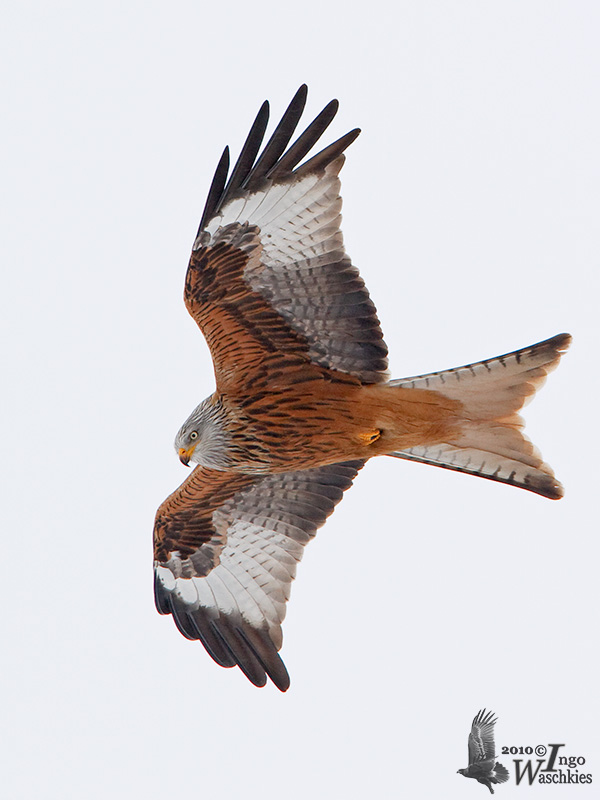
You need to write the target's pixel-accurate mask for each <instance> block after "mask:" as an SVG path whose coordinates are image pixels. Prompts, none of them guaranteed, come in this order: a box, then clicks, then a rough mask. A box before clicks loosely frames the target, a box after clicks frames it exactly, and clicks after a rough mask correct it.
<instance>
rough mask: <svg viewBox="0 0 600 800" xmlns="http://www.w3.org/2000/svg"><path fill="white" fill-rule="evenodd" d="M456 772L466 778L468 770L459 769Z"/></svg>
mask: <svg viewBox="0 0 600 800" xmlns="http://www.w3.org/2000/svg"><path fill="white" fill-rule="evenodd" d="M456 772H457V773H458V774H459V775H465V776H466V774H467V770H466V769H457V770H456Z"/></svg>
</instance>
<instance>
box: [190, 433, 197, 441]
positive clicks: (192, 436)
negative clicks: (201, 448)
mask: <svg viewBox="0 0 600 800" xmlns="http://www.w3.org/2000/svg"><path fill="white" fill-rule="evenodd" d="M197 438H198V431H192V432H191V433H190V440H191V441H192V442H195V441H196V439H197Z"/></svg>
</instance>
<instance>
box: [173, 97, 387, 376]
mask: <svg viewBox="0 0 600 800" xmlns="http://www.w3.org/2000/svg"><path fill="white" fill-rule="evenodd" d="M306 94H307V88H306V86H302V87H300V89H299V90H298V92H297V93H296V95H295V97H294V99H293V100H292V102H291V103H290V105H289V107H288V109H287V111H286V112H285V114H284V115H283V118H282V119H281V122H280V123H279V125H278V126H277V128H276V130H275V132H274V133H273V135H272V136H271V138H270V140H269V141H268V143H267V144H266V146H265V148H264V149H263V151H262V153H261V154H260V156H258V158H257V155H258V152H259V150H260V147H261V144H262V141H263V137H264V133H265V129H266V125H267V120H268V116H269V106H268V103H266V102H265V103H264V104H263V106H262V108H261V109H260V111H259V113H258V116H257V117H256V120H255V121H254V124H253V126H252V129H251V131H250V133H249V135H248V138H247V140H246V143H245V144H244V146H243V148H242V152H241V154H240V157H239V159H238V161H237V163H236V165H235V167H234V169H233V171H232V173H231V176H230V177H229V180H227V175H228V172H229V151H228V148H226V149H225V151H224V153H223V156H222V158H221V161H220V162H219V166H218V167H217V171H216V173H215V176H214V179H213V182H212V186H211V189H210V192H209V195H208V199H207V202H206V207H205V209H204V213H203V215H202V221H201V223H200V229H199V231H198V235H197V238H196V241H195V242H194V248H193V251H192V256H191V260H190V265H189V269H188V274H187V278H186V287H185V302H186V305H187V308H188V310H189V311H190V314H191V315H192V317H193V318H194V319H195V320H196V322H197V323H198V325H199V326H200V328H201V329H202V331H203V332H204V334H205V336H206V338H207V341H208V344H209V347H210V349H211V353H212V356H213V360H214V364H215V373H216V378H217V386H218V388H221V387H222V386H223V384H224V383H227V382H229V383H230V384H231V382H234V381H235V380H239V379H240V377H242V376H241V374H240V364H241V365H242V367H243V368H244V369H243V371H245V375H246V377H248V375H249V374H251V373H252V371H253V370H254V369H256V368H257V365H259V364H261V363H262V362H263V361H264V358H265V357H269V356H273V354H277V355H278V356H279V357H280V356H281V355H282V354H284V355H287V354H290V353H293V355H294V359H295V363H296V364H306V363H308V364H316V365H319V366H321V367H325V368H327V369H332V370H338V371H341V372H346V373H350V374H351V375H353V376H355V377H356V378H358V379H360V380H361V381H363V382H366V383H376V382H379V381H383V380H385V379H386V376H387V347H386V345H385V343H384V342H383V336H382V333H381V329H380V327H379V320H378V319H377V313H376V310H375V306H374V305H373V303H372V301H371V300H370V298H369V293H368V292H367V290H366V288H365V285H364V283H363V281H362V279H361V277H360V275H359V273H358V270H357V269H356V268H355V267H353V266H352V264H351V261H350V259H349V258H348V256H347V255H346V253H345V251H344V245H343V240H342V234H341V231H340V221H341V216H340V209H341V205H342V201H341V198H340V181H339V178H338V173H339V171H340V169H341V167H342V165H343V163H344V156H343V155H342V153H343V151H344V150H345V149H346V148H347V147H348V145H349V144H351V142H353V141H354V139H355V138H356V137H357V136H358V134H359V130H353V131H350V132H349V133H347V134H346V135H345V136H343V137H342V138H341V139H338V140H337V141H336V142H334V143H333V144H331V145H329V146H328V147H326V148H325V149H324V150H322V151H321V152H320V153H318V154H317V155H315V156H313V157H312V158H311V159H310V160H308V161H306V162H305V163H304V164H302V165H300V166H298V164H299V163H300V161H301V160H302V159H303V158H304V157H305V156H306V155H307V154H308V152H309V151H310V150H311V149H312V147H313V146H314V145H315V144H316V142H317V141H318V139H319V138H320V137H321V135H322V133H323V132H324V130H325V129H326V128H327V126H328V125H329V123H330V122H331V120H332V119H333V117H334V116H335V114H336V112H337V107H338V104H337V101H336V100H333V101H332V102H331V103H329V105H327V106H326V107H325V108H324V109H323V111H322V112H321V113H320V114H319V115H318V116H317V117H316V119H315V120H313V122H312V123H311V124H310V125H309V126H308V127H307V129H306V130H305V131H304V132H303V133H302V134H301V135H300V137H299V138H298V139H297V140H296V141H295V142H294V143H293V144H292V145H291V146H289V147H288V145H289V142H290V140H291V138H292V136H293V134H294V131H295V129H296V127H297V125H298V122H299V120H300V117H301V115H302V111H303V109H304V105H305V102H306ZM286 148H287V149H286Z"/></svg>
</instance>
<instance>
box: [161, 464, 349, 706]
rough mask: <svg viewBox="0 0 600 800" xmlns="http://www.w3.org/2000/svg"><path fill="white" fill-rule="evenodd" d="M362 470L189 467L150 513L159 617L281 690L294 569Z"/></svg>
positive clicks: (221, 660) (258, 681) (224, 662)
mask: <svg viewBox="0 0 600 800" xmlns="http://www.w3.org/2000/svg"><path fill="white" fill-rule="evenodd" d="M363 464H364V461H348V462H345V463H343V464H332V465H330V466H325V467H317V468H315V469H309V470H303V471H301V472H288V473H281V474H274V475H245V474H241V473H234V472H221V471H219V470H211V469H207V468H205V467H196V469H195V470H194V472H193V473H192V474H191V475H190V476H189V478H188V479H187V480H186V481H184V483H183V484H182V485H181V486H180V487H179V489H177V490H176V491H175V492H174V493H173V494H172V495H171V496H170V497H168V498H167V499H166V500H165V501H164V503H163V504H162V505H161V506H160V508H159V509H158V512H157V514H156V521H155V527H154V553H155V598H156V606H157V609H158V611H159V612H160V613H161V614H172V615H173V619H174V620H175V623H176V625H177V627H178V628H179V630H180V631H181V633H182V634H183V635H184V636H185V637H187V638H188V639H199V640H200V641H201V642H202V644H203V645H204V646H205V648H206V650H207V651H208V653H209V654H210V655H211V656H212V657H213V659H214V660H215V661H216V662H217V663H218V664H220V665H221V666H224V667H233V666H235V665H236V664H237V665H238V666H239V667H240V669H241V670H242V671H243V672H244V674H245V675H246V676H247V677H248V678H249V680H250V681H252V683H254V684H255V685H256V686H264V684H265V683H266V676H267V675H268V676H269V677H270V678H271V680H272V681H273V683H275V685H276V686H277V687H278V688H279V689H281V690H282V691H285V690H286V689H287V688H288V686H289V677H288V674H287V671H286V669H285V666H284V664H283V662H282V660H281V658H280V657H279V655H278V650H279V649H280V648H281V644H282V633H281V623H282V622H283V619H284V617H285V605H286V602H287V600H288V599H289V595H290V586H291V582H292V580H293V579H294V576H295V574H296V565H297V563H298V562H299V561H300V559H301V558H302V553H303V550H304V545H306V544H307V543H308V542H309V541H310V539H311V538H312V537H313V536H314V535H315V533H316V531H317V529H318V528H319V527H320V526H321V525H322V524H323V523H324V522H325V520H326V518H327V517H328V516H329V515H330V514H331V512H332V511H333V509H334V508H335V506H336V505H337V503H338V502H339V501H340V500H341V499H342V495H343V492H344V491H345V490H346V489H348V488H349V487H350V486H351V485H352V481H353V480H354V478H355V477H356V475H357V473H358V471H359V469H361V467H362V466H363Z"/></svg>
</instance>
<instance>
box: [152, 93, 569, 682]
mask: <svg viewBox="0 0 600 800" xmlns="http://www.w3.org/2000/svg"><path fill="white" fill-rule="evenodd" d="M306 93H307V88H306V86H302V87H301V88H300V89H299V90H298V92H297V93H296V95H295V96H294V98H293V100H292V102H291V104H290V105H289V107H288V109H287V110H286V112H285V114H284V115H283V118H282V119H281V122H280V123H279V124H278V126H277V127H276V129H275V131H274V133H273V134H272V136H271V138H270V139H269V141H268V142H267V144H266V146H265V147H264V149H263V150H262V152H260V154H259V151H260V150H261V145H262V141H263V137H264V135H265V130H266V127H267V121H268V116H269V105H268V103H266V102H265V103H264V104H263V106H262V107H261V109H260V111H259V112H258V115H257V117H256V119H255V121H254V123H253V125H252V128H251V130H250V133H249V135H248V138H247V139H246V142H245V144H244V146H243V147H242V151H241V154H240V156H239V158H238V160H237V162H236V164H235V166H234V168H233V170H232V171H231V173H230V172H229V150H228V148H225V151H224V152H223V155H222V157H221V160H220V161H219V164H218V166H217V170H216V172H215V175H214V178H213V181H212V185H211V187H210V190H209V193H208V198H207V200H206V206H205V208H204V213H203V215H202V220H201V222H200V228H199V230H198V234H197V237H196V239H195V241H194V244H193V248H192V254H191V258H190V262H189V266H188V270H187V274H186V278H185V293H184V299H185V304H186V307H187V309H188V311H189V312H190V314H191V315H192V317H193V318H194V320H195V321H196V322H197V323H198V326H199V327H200V329H201V331H202V333H203V334H204V336H205V338H206V341H207V343H208V346H209V348H210V351H211V355H212V358H213V362H214V370H215V379H216V390H215V392H214V393H213V394H212V395H211V396H210V397H208V398H207V399H206V400H204V401H203V402H202V403H200V405H199V406H197V408H195V409H194V411H192V413H191V414H190V416H189V418H188V419H187V420H186V422H185V423H184V424H183V425H182V427H181V429H180V431H179V433H178V434H177V437H176V440H175V448H176V451H177V453H178V454H179V458H180V459H181V461H182V462H183V463H184V464H189V463H190V462H192V463H194V464H195V465H196V466H195V468H194V470H193V472H192V473H191V474H190V475H189V477H188V478H187V480H185V481H184V482H183V484H182V485H181V486H180V487H179V488H178V489H177V490H176V491H175V492H174V493H173V494H172V495H170V497H168V498H167V499H166V500H165V501H164V503H163V504H162V505H161V506H160V508H159V509H158V512H157V514H156V520H155V527H154V554H155V574H156V579H155V598H156V606H157V608H158V610H159V612H160V613H161V614H171V615H172V616H173V619H174V621H175V623H176V625H177V627H178V628H179V630H180V631H181V633H182V634H183V635H184V636H186V637H187V638H188V639H196V640H199V641H201V642H202V644H203V645H204V647H205V648H206V649H207V651H208V652H209V654H210V655H211V656H212V658H213V659H214V660H215V661H216V662H217V663H218V664H220V665H222V666H224V667H233V666H235V665H237V666H239V667H240V668H241V670H242V671H243V672H244V674H245V675H246V676H247V677H248V678H249V679H250V681H251V682H252V683H253V684H255V685H256V686H264V685H265V683H266V680H267V676H269V677H270V678H271V680H272V681H273V683H274V684H275V685H276V686H277V687H278V688H279V689H281V690H282V691H285V690H286V689H287V688H288V686H289V677H288V673H287V671H286V668H285V666H284V664H283V662H282V660H281V658H280V656H279V654H278V651H279V650H280V648H281V644H282V633H281V623H282V622H283V618H284V616H285V610H286V603H287V601H288V599H289V596H290V586H291V582H292V580H293V579H294V576H295V574H296V567H297V565H298V562H299V561H300V559H301V558H302V553H303V550H304V546H305V545H306V544H307V543H308V542H309V541H310V540H311V538H312V537H313V536H314V535H315V533H316V531H317V529H318V528H319V527H320V526H321V525H323V523H324V522H325V520H326V518H327V517H328V516H329V515H330V514H331V513H332V511H333V509H334V508H335V506H336V505H337V503H339V501H340V500H341V499H342V495H343V493H344V491H345V490H346V489H348V488H349V487H350V486H351V485H352V481H353V480H354V478H355V477H356V475H357V473H358V471H359V470H360V469H361V468H362V466H363V465H364V464H365V462H366V461H367V460H368V459H369V458H371V457H372V456H378V455H388V456H395V457H397V458H403V459H409V460H411V461H420V462H423V463H426V464H434V465H436V466H439V467H445V468H447V469H453V470H459V471H461V472H466V473H470V474H471V475H480V476H482V477H484V478H490V479H492V480H495V481H500V482H502V483H507V484H512V485H513V486H520V487H523V488H525V489H528V490H529V491H532V492H537V493H538V494H540V495H543V496H545V497H551V498H558V497H561V496H562V493H563V492H562V487H561V485H560V483H559V482H558V481H557V480H556V479H555V478H554V475H553V473H552V470H551V469H550V467H549V466H548V465H547V464H545V463H544V462H543V461H542V458H541V456H540V454H539V452H538V451H537V450H536V449H535V448H534V447H533V445H532V444H531V442H530V441H529V440H528V439H527V438H525V436H524V435H523V433H522V430H521V429H522V426H523V423H522V420H521V418H520V417H519V415H518V411H519V409H520V408H521V406H522V405H523V403H524V402H525V401H526V400H527V399H528V398H529V397H530V396H531V395H533V394H534V392H535V391H536V389H538V388H539V387H540V386H541V385H542V383H543V382H544V379H545V377H546V375H547V373H548V372H549V371H550V370H551V369H553V368H554V367H555V366H556V365H557V363H558V361H559V359H560V356H561V354H562V353H563V352H564V351H565V350H566V348H567V347H568V345H569V342H570V336H568V335H567V334H562V335H559V336H555V337H554V338H552V339H548V340H547V341H544V342H540V343H539V344H535V345H533V346H530V347H526V348H525V349H523V350H519V351H517V352H513V353H509V354H507V355H504V356H500V357H498V358H492V359H489V360H487V361H481V362H479V363H476V364H470V365H468V366H464V367H459V368H455V369H451V370H447V371H445V372H435V373H432V374H429V375H419V376H417V377H412V378H405V379H402V380H390V378H389V375H388V372H387V364H388V361H387V353H388V350H387V347H386V345H385V343H384V341H383V335H382V332H381V328H380V326H379V320H378V319H377V313H376V311H375V306H374V305H373V302H372V301H371V299H370V297H369V293H368V292H367V289H366V288H365V284H364V283H363V281H362V279H361V277H360V275H359V273H358V270H357V269H356V267H355V266H353V264H352V263H351V261H350V258H349V256H348V255H347V254H346V251H345V250H344V244H343V239H342V234H341V231H340V221H341V217H340V209H341V206H342V201H341V198H340V181H339V178H338V173H339V172H340V169H341V168H342V165H343V163H344V158H345V156H344V155H343V153H344V151H345V150H346V148H347V147H348V146H349V145H350V144H351V143H352V142H353V141H354V140H355V139H356V137H357V136H358V134H359V133H360V131H359V130H352V131H350V132H349V133H347V134H346V135H345V136H342V137H341V138H340V139H338V140H337V141H335V142H333V144H330V145H329V146H328V147H325V149H323V150H321V151H320V152H318V153H317V154H316V155H313V156H312V157H309V158H308V160H304V159H305V157H306V156H307V155H308V154H309V152H310V151H311V150H312V148H313V146H314V145H315V144H316V142H317V141H318V140H319V139H320V137H321V135H322V134H323V132H324V131H325V129H326V128H327V126H328V125H329V124H330V122H331V121H332V119H333V117H334V116H335V114H336V111H337V107H338V103H337V101H336V100H333V101H332V102H331V103H329V104H328V105H327V106H326V107H325V108H324V109H323V111H322V112H321V113H320V114H319V115H318V116H317V117H316V119H314V120H313V122H311V123H310V125H308V127H307V128H306V130H305V131H304V132H303V133H302V134H301V135H300V136H299V137H298V138H297V139H296V140H295V141H294V142H293V144H291V145H290V141H291V139H292V137H293V134H294V131H295V129H296V127H297V125H298V122H299V120H300V117H301V115H302V111H303V109H304V104H305V101H306Z"/></svg>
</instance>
